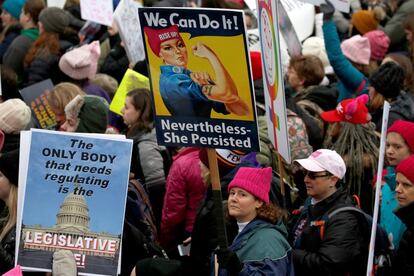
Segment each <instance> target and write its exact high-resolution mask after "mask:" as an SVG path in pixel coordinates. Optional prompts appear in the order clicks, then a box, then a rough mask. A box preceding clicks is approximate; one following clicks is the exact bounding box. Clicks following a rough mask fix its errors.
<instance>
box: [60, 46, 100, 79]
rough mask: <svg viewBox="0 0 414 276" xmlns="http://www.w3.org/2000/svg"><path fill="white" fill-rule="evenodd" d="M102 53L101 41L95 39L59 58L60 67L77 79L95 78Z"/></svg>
mask: <svg viewBox="0 0 414 276" xmlns="http://www.w3.org/2000/svg"><path fill="white" fill-rule="evenodd" d="M100 54H101V48H100V46H99V41H94V42H92V43H91V44H86V45H83V46H81V47H79V48H76V49H73V50H71V51H69V52H66V53H65V54H64V55H63V56H62V57H61V58H60V60H59V68H60V70H62V72H63V73H65V74H66V75H68V76H69V77H71V78H72V79H75V80H83V79H87V78H88V79H93V78H94V77H95V75H96V71H97V68H98V59H99V56H100Z"/></svg>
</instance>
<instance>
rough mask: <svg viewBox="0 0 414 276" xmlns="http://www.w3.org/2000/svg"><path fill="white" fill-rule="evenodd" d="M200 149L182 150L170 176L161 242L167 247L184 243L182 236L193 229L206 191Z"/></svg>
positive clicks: (168, 178) (163, 213) (163, 212)
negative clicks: (202, 175)
mask: <svg viewBox="0 0 414 276" xmlns="http://www.w3.org/2000/svg"><path fill="white" fill-rule="evenodd" d="M199 150H200V149H198V148H186V149H184V150H182V151H180V152H179V153H178V154H177V155H176V156H175V157H174V161H173V164H172V166H171V169H170V172H169V174H168V177H167V184H166V192H165V197H164V207H163V210H162V219H161V230H160V235H159V238H160V243H161V245H162V246H163V247H164V248H165V249H167V250H170V249H173V248H174V247H175V246H177V245H178V244H180V243H182V240H179V239H180V238H183V237H184V238H188V237H185V232H187V233H191V232H192V230H193V224H194V220H195V217H196V214H197V209H198V206H199V204H200V202H201V201H202V199H203V198H204V196H205V193H206V190H207V188H206V185H205V184H204V182H203V180H202V178H201V169H200V159H199V157H198V153H199ZM183 231H185V232H183Z"/></svg>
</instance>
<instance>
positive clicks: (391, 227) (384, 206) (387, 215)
mask: <svg viewBox="0 0 414 276" xmlns="http://www.w3.org/2000/svg"><path fill="white" fill-rule="evenodd" d="M395 187H396V179H395V167H392V166H389V167H388V168H387V175H386V176H385V185H384V186H382V189H381V190H382V200H381V211H380V225H381V226H382V227H383V228H384V229H385V231H387V234H388V236H390V235H392V243H393V244H394V247H395V248H398V245H399V244H400V240H401V238H402V235H403V233H404V231H405V230H406V229H407V227H406V226H405V224H404V223H403V222H402V221H401V220H400V219H399V218H398V217H397V216H396V215H395V213H394V212H393V211H394V210H395V209H396V208H397V207H398V201H397V199H396V198H395Z"/></svg>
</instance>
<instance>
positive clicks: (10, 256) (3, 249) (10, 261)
mask: <svg viewBox="0 0 414 276" xmlns="http://www.w3.org/2000/svg"><path fill="white" fill-rule="evenodd" d="M15 247H16V227H13V228H12V229H10V231H9V233H7V235H6V236H5V237H4V239H3V240H2V241H1V243H0V274H2V275H3V273H6V272H7V271H9V270H10V269H12V268H13V267H14V254H15V253H14V249H15Z"/></svg>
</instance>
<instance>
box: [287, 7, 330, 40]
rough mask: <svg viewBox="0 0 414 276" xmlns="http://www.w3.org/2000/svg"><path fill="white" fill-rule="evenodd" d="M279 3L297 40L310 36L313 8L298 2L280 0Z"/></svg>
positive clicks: (312, 25)
mask: <svg viewBox="0 0 414 276" xmlns="http://www.w3.org/2000/svg"><path fill="white" fill-rule="evenodd" d="M316 1H317V0H316ZM321 1H323V0H321ZM280 3H281V4H282V5H283V7H284V8H285V10H286V12H287V14H288V16H289V19H290V21H291V22H292V25H293V29H295V32H296V35H297V36H298V38H299V40H300V41H303V40H305V39H306V38H308V37H309V36H310V35H312V33H313V28H314V25H315V7H314V6H313V5H311V4H308V3H304V2H300V1H298V0H280Z"/></svg>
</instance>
